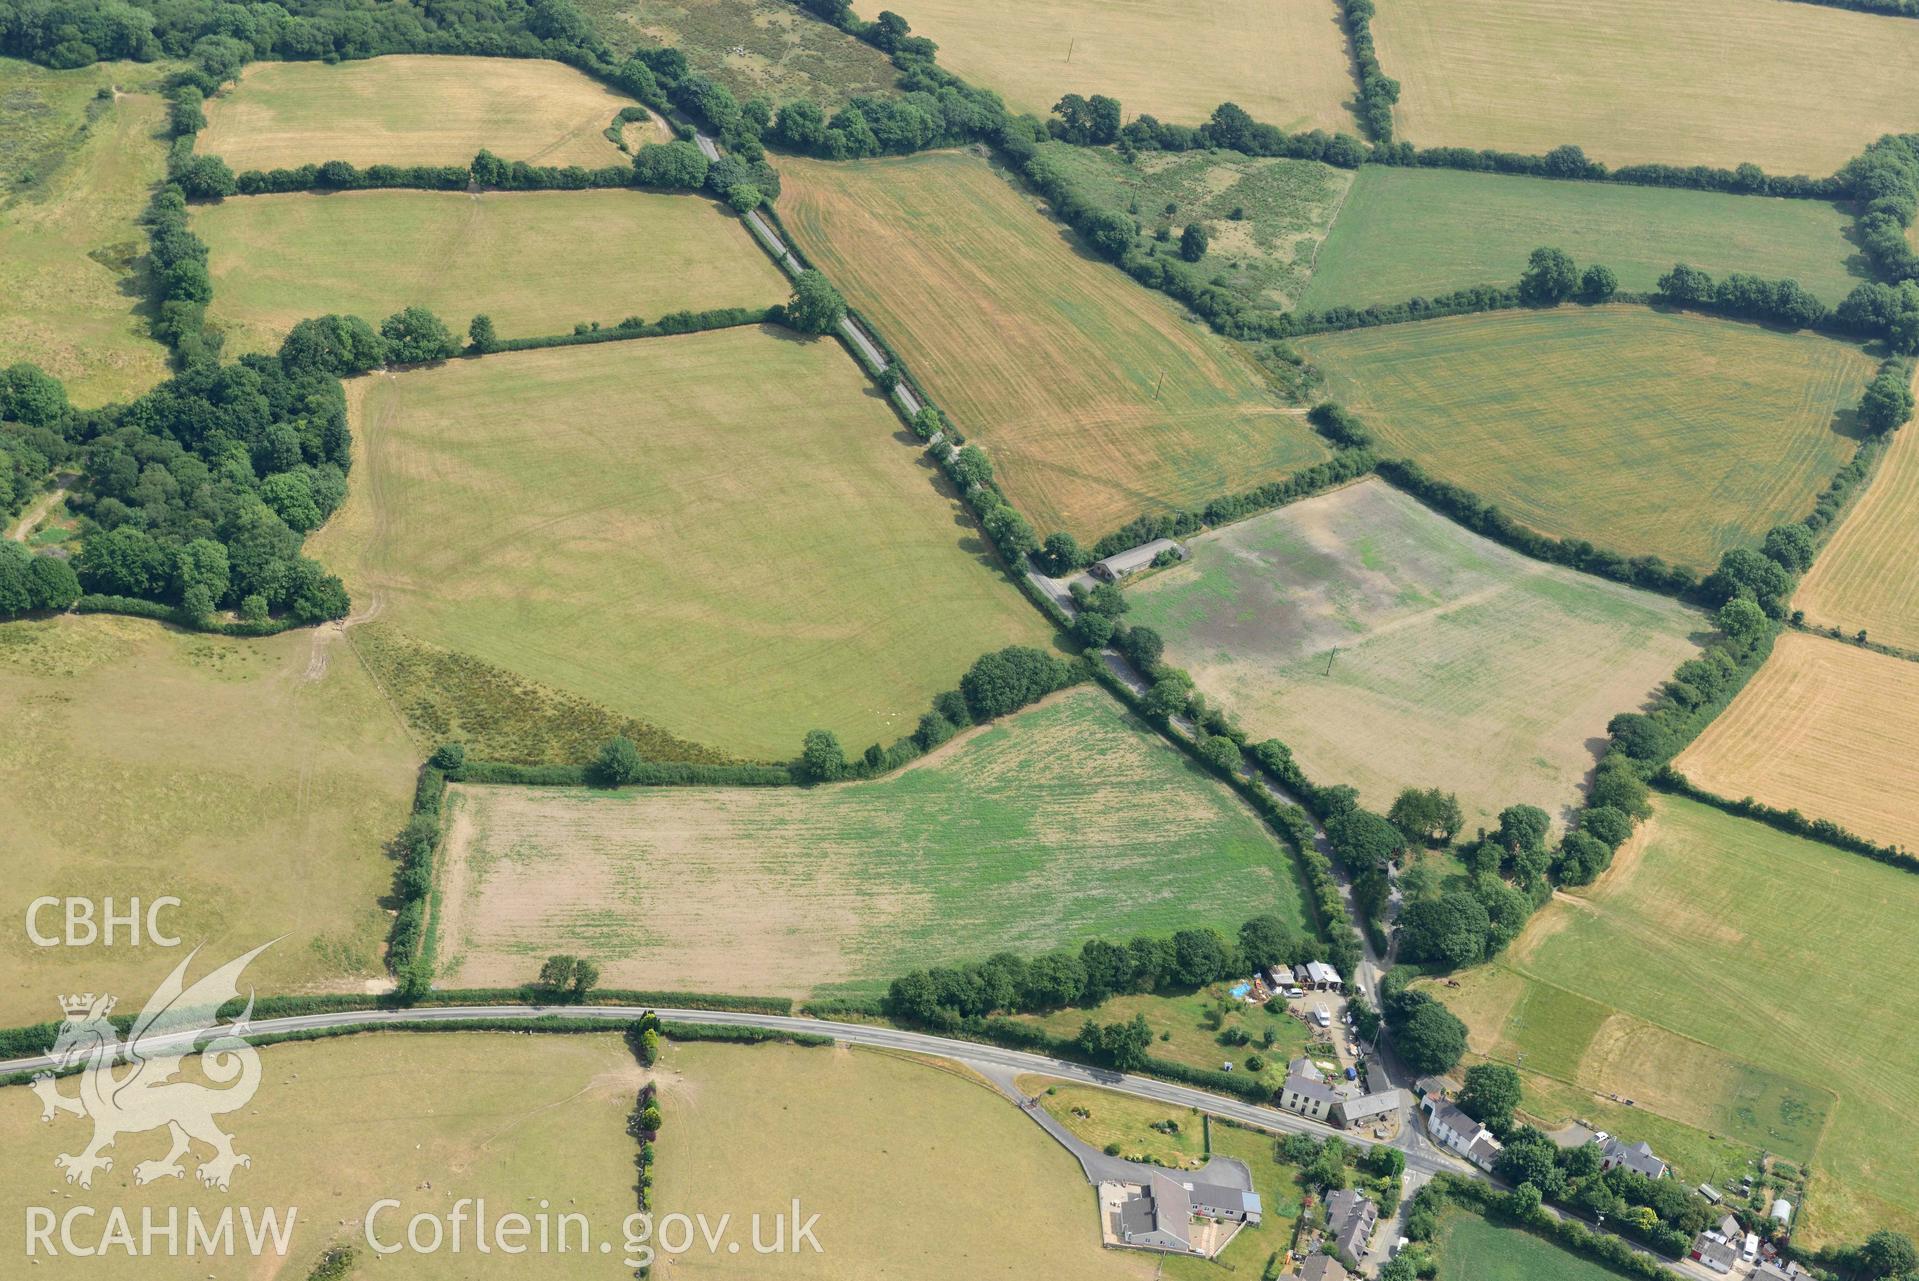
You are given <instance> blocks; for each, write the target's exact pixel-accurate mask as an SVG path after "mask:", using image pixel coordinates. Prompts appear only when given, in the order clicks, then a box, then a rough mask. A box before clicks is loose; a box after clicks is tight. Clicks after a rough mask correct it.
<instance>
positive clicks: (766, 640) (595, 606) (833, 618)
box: [311, 327, 1047, 760]
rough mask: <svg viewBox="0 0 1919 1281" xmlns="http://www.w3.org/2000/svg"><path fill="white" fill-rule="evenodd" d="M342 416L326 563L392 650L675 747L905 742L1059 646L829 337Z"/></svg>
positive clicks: (379, 390) (391, 380) (704, 343)
mask: <svg viewBox="0 0 1919 1281" xmlns="http://www.w3.org/2000/svg"><path fill="white" fill-rule="evenodd" d="M349 399H350V401H351V405H352V409H353V415H354V428H353V432H354V449H355V453H356V460H355V467H354V472H353V481H354V483H353V485H352V487H351V488H350V490H349V493H348V495H347V501H346V503H345V505H344V506H343V508H342V509H341V511H340V512H339V513H338V514H337V515H336V516H335V517H334V518H333V520H332V521H331V522H330V523H329V524H328V525H327V527H326V528H325V529H323V530H322V531H320V533H319V534H318V535H317V536H316V538H315V544H314V546H313V548H312V549H311V550H312V554H313V555H314V556H315V557H317V558H318V559H320V560H321V561H322V563H324V564H327V565H330V566H333V567H335V568H337V569H338V570H339V572H341V573H342V574H343V575H344V576H345V577H346V579H347V581H348V583H349V585H350V586H351V587H352V588H353V589H354V593H355V598H356V599H360V600H377V601H379V602H381V603H382V606H383V609H384V612H383V613H382V614H381V621H382V623H390V624H391V625H392V626H393V628H394V629H396V630H397V631H400V632H402V633H404V634H405V635H407V636H409V637H412V638H415V639H417V640H421V641H425V642H427V643H428V644H429V645H433V646H437V647H439V648H441V649H446V650H452V651H455V652H458V653H463V654H468V655H471V656H472V657H474V658H477V659H479V660H480V661H481V662H483V663H486V664H489V665H491V666H492V667H495V668H503V669H505V670H507V671H510V672H513V673H515V674H517V675H519V676H521V677H523V678H525V679H527V680H530V681H532V682H535V683H536V684H539V685H543V686H546V687H549V688H551V689H555V690H559V691H562V692H565V693H570V694H573V695H575V696H577V697H579V698H583V699H586V700H588V701H590V702H593V703H597V704H599V705H600V706H602V707H604V708H606V709H608V710H609V711H611V712H612V713H614V714H616V715H618V716H622V717H633V718H637V719H639V720H643V721H645V722H647V723H649V724H651V725H653V726H656V727H658V728H659V729H660V730H662V731H664V732H665V733H668V734H671V735H673V736H675V737H677V738H679V739H682V740H687V741H690V742H697V743H703V744H707V745H709V746H710V747H712V748H714V749H716V750H718V751H721V752H726V753H729V754H731V755H736V756H750V757H756V758H766V759H779V760H784V759H788V758H790V757H791V756H792V755H794V754H795V753H797V752H798V750H799V744H800V739H801V737H802V736H803V735H804V734H805V732H806V731H807V730H809V729H812V728H815V727H825V728H828V729H831V730H834V731H835V732H837V733H838V734H839V735H840V737H841V738H842V739H843V740H844V741H845V742H846V743H847V745H848V747H849V748H850V749H852V750H854V751H858V750H860V749H862V748H863V747H864V746H865V745H866V744H867V743H870V742H872V741H874V740H876V739H884V740H886V741H888V742H891V741H892V740H893V739H896V738H899V737H901V736H902V735H904V734H906V733H909V732H910V731H911V730H912V729H913V727H914V725H915V724H916V723H917V722H918V720H919V717H920V715H921V713H923V712H924V711H925V710H926V708H927V706H928V704H929V702H930V700H931V698H932V696H933V695H934V694H935V693H937V692H939V691H940V690H942V689H946V688H950V687H951V686H952V685H953V684H954V683H956V682H957V681H958V679H959V677H960V674H961V673H963V672H964V671H965V670H966V668H967V666H968V665H969V664H971V663H972V661H973V660H974V659H975V658H977V657H978V656H979V655H980V654H981V653H983V652H985V651H987V650H992V649H998V648H1000V647H1001V646H1004V645H1008V644H1013V643H1016V642H1017V643H1036V642H1043V641H1044V639H1045V636H1046V634H1047V629H1046V628H1045V625H1044V623H1043V621H1042V620H1041V619H1040V618H1039V617H1038V616H1037V615H1036V614H1035V613H1034V612H1033V610H1032V608H1031V607H1030V606H1028V605H1027V603H1026V602H1025V601H1024V600H1023V599H1021V597H1020V595H1019V593H1018V592H1017V591H1015V590H1014V589H1013V588H1012V586H1011V585H1010V584H1008V583H1007V581H1006V579H1005V576H1004V573H1003V571H1002V570H1001V569H1000V568H999V567H998V565H997V562H996V561H994V560H993V559H992V556H991V553H990V551H989V550H988V549H987V547H986V546H985V544H984V542H983V539H982V536H981V535H980V534H979V533H978V532H977V530H976V529H975V528H974V527H973V526H972V525H971V524H970V523H969V522H968V521H967V520H966V518H965V517H964V515H963V513H962V511H961V509H960V507H959V504H958V501H957V499H956V498H955V497H954V496H953V495H952V494H951V493H950V492H949V491H948V490H947V489H946V488H945V487H943V485H942V484H941V483H940V482H939V481H938V479H937V473H936V472H935V470H934V468H933V466H932V463H931V461H930V460H928V459H925V458H923V457H921V456H920V455H917V454H915V453H914V452H913V451H912V450H909V449H905V448H902V447H901V445H900V443H899V440H898V437H899V435H900V428H899V424H898V420H897V419H895V418H894V417H893V416H892V414H891V412H890V411H889V410H888V409H887V408H886V407H885V406H884V404H883V403H882V402H881V400H880V399H879V397H878V395H877V393H874V392H872V391H871V389H870V388H868V387H867V386H866V384H865V382H864V380H863V379H862V378H861V376H860V373H859V371H858V369H857V368H856V367H855V366H854V365H853V363H852V362H851V361H850V360H848V359H847V358H846V356H845V353H844V352H842V351H841V350H840V349H839V348H838V347H837V346H836V345H835V344H833V343H830V342H824V341H820V342H800V341H796V340H795V339H794V338H793V336H792V335H791V334H789V333H786V332H785V331H781V330H774V329H761V328H757V327H749V328H741V329H730V330H725V331H720V332H713V333H705V334H692V335H686V336H683V337H676V338H650V339H644V340H638V341H632V342H611V343H603V344H599V345H596V346H588V347H570V348H553V349H547V350H541V351H529V352H516V353H512V354H506V355H495V356H487V357H484V358H482V359H478V360H456V361H453V362H451V363H449V364H446V365H442V366H439V367H436V368H432V369H424V370H418V371H414V372H409V373H405V374H400V375H397V376H392V375H376V376H372V377H368V378H363V379H359V380H356V381H355V382H354V383H353V384H352V385H351V386H350V387H349ZM407 701H409V702H411V701H412V700H411V699H409V700H407Z"/></svg>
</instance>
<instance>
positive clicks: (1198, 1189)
mask: <svg viewBox="0 0 1919 1281" xmlns="http://www.w3.org/2000/svg"><path fill="white" fill-rule="evenodd" d="M1184 1186H1185V1188H1186V1197H1187V1200H1188V1202H1189V1203H1190V1204H1191V1205H1192V1210H1193V1213H1194V1214H1197V1215H1201V1216H1203V1217H1205V1218H1208V1219H1229V1220H1231V1221H1232V1222H1234V1223H1251V1224H1253V1225H1254V1226H1258V1224H1259V1220H1260V1213H1261V1208H1262V1207H1261V1205H1260V1200H1259V1193H1257V1192H1252V1191H1248V1190H1247V1189H1245V1188H1229V1187H1223V1186H1221V1185H1220V1184H1217V1183H1188V1184H1185V1185H1184Z"/></svg>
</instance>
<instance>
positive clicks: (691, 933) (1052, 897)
mask: <svg viewBox="0 0 1919 1281" xmlns="http://www.w3.org/2000/svg"><path fill="white" fill-rule="evenodd" d="M455 795H456V797H457V799H456V801H455V802H454V807H453V811H452V817H451V820H450V823H451V826H450V828H449V833H450V834H449V836H448V851H447V868H446V871H445V874H444V880H445V893H444V897H445V902H446V911H445V915H444V916H443V917H442V920H441V925H440V949H439V950H440V956H441V957H442V958H443V960H444V963H445V978H446V981H447V982H448V983H449V984H454V985H459V986H473V985H491V984H494V983H502V982H521V981H524V980H525V979H527V978H528V977H529V976H530V975H531V974H532V973H533V971H534V970H536V969H538V967H539V963H540V959H541V958H543V957H544V956H546V955H547V954H549V953H551V952H552V951H554V950H555V949H556V948H558V947H559V946H560V945H561V943H562V942H565V943H566V944H568V945H569V946H570V947H571V949H572V950H574V951H576V952H578V953H579V954H581V955H585V956H591V957H593V958H594V959H596V960H597V961H599V962H600V963H601V965H602V966H603V967H604V970H605V974H606V980H607V982H608V983H609V985H615V986H622V987H638V988H648V989H654V990H659V989H678V990H702V991H722V992H738V991H746V990H751V991H756V992H774V993H786V994H792V995H806V994H808V993H814V992H821V991H824V992H829V993H833V994H841V993H856V994H859V995H873V994H876V993H877V992H878V991H880V990H882V989H883V988H884V987H885V984H886V982H887V981H888V980H889V979H890V978H892V977H893V976H894V975H896V974H899V973H902V972H904V971H906V970H909V969H913V968H915V967H918V966H925V965H932V964H939V963H942V962H946V961H955V960H962V959H969V958H979V957H985V956H987V955H988V954H990V953H992V952H995V951H998V950H1000V949H1003V948H1010V949H1012V950H1014V951H1018V952H1021V953H1038V952H1043V951H1046V950H1048V949H1050V948H1054V947H1066V946H1073V947H1077V946H1078V944H1079V943H1080V942H1081V941H1082V940H1084V939H1087V938H1090V937H1094V936H1100V937H1105V938H1112V939H1126V938H1131V937H1132V936H1133V935H1135V934H1140V933H1161V932H1164V933H1170V932H1171V931H1173V930H1175V929H1178V928H1182V927H1184V926H1188V925H1200V924H1211V925H1217V926H1219V927H1221V928H1222V929H1224V930H1227V931H1229V932H1230V931H1234V930H1237V929H1238V928H1239V926H1240V924H1241V922H1243V921H1244V920H1245V919H1246V918H1247V917H1249V916H1254V915H1257V914H1259V913H1261V912H1273V913H1277V914H1278V915H1279V916H1281V917H1283V918H1285V919H1287V920H1289V921H1292V922H1294V923H1295V924H1296V925H1298V926H1299V928H1301V929H1302V930H1304V929H1305V928H1306V926H1305V923H1304V908H1303V906H1302V900H1301V895H1300V889H1299V885H1298V881H1297V874H1296V872H1295V869H1294V866H1293V862H1292V859H1291V857H1290V855H1289V854H1288V852H1287V851H1286V850H1285V849H1284V848H1283V847H1282V846H1280V845H1279V844H1278V842H1277V841H1276V840H1275V839H1274V838H1273V837H1272V836H1271V834H1270V833H1268V832H1267V831H1266V829H1265V828H1264V827H1263V826H1262V825H1261V823H1260V822H1259V820H1258V819H1257V818H1256V817H1254V815H1253V813H1252V812H1251V811H1250V810H1248V809H1246V808H1245V807H1244V806H1243V805H1242V804H1241V802H1240V801H1239V799H1238V797H1237V796H1235V795H1234V794H1233V793H1232V792H1231V791H1229V790H1228V789H1227V788H1226V787H1224V786H1223V785H1222V784H1220V783H1218V782H1217V781H1215V780H1214V779H1212V778H1211V777H1210V776H1208V775H1206V774H1204V773H1202V772H1201V771H1200V770H1199V769H1198V767H1196V766H1195V765H1193V764H1192V763H1191V762H1190V761H1189V760H1188V759H1187V758H1186V757H1185V756H1184V755H1182V754H1181V753H1179V752H1178V751H1177V750H1176V749H1174V748H1173V747H1171V746H1170V745H1168V744H1166V743H1163V742H1161V741H1160V740H1158V739H1157V738H1156V737H1154V736H1153V735H1152V734H1151V733H1150V732H1149V731H1147V730H1146V728H1145V727H1144V726H1143V725H1141V724H1139V723H1138V722H1136V721H1134V720H1133V719H1132V717H1131V715H1130V714H1129V713H1127V712H1125V711H1124V710H1122V709H1121V708H1120V707H1119V706H1118V705H1117V704H1116V703H1114V702H1112V701H1111V700H1109V699H1108V698H1107V697H1106V695H1104V694H1103V693H1101V692H1100V691H1098V690H1094V689H1079V690H1073V691H1069V692H1066V693H1063V694H1060V695H1058V696H1056V697H1055V698H1053V699H1052V700H1051V701H1049V702H1047V703H1045V704H1044V705H1042V706H1040V707H1037V708H1033V709H1030V710H1028V711H1025V712H1022V713H1020V714H1018V715H1016V716H1014V717H1011V718H1009V719H1007V720H1004V721H1001V722H997V723H995V724H993V725H991V726H988V727H986V728H983V729H979V730H976V731H973V732H971V733H970V734H968V735H967V736H965V737H964V738H962V739H958V740H955V741H954V742H953V743H952V744H950V745H948V746H946V747H944V748H942V749H940V750H939V751H938V752H935V753H934V754H932V755H930V756H928V757H925V758H923V759H922V760H921V761H919V762H917V763H916V764H914V765H912V766H909V767H908V768H907V769H906V770H904V771H902V772H900V773H897V774H894V775H892V776H890V777H888V778H884V779H880V780H877V781H873V782H865V783H848V784H840V785H835V786H829V787H820V788H814V789H810V790H797V789H789V788H780V789H748V790H737V789H727V788H690V789H689V788H649V789H638V790H632V791H626V792H620V793H613V794H609V793H606V792H595V791H588V790H584V789H567V790H557V789H526V788H501V787H483V788H463V789H460V790H459V791H458V792H456V794H455Z"/></svg>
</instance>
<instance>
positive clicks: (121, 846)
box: [0, 615, 418, 1027]
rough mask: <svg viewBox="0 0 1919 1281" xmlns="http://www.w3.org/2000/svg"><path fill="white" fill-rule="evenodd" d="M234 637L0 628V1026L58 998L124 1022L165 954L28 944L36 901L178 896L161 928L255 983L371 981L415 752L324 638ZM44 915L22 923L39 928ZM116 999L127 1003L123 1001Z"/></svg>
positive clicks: (145, 629)
mask: <svg viewBox="0 0 1919 1281" xmlns="http://www.w3.org/2000/svg"><path fill="white" fill-rule="evenodd" d="M314 645H315V633H313V632H310V631H296V632H290V633H288V634H286V635H283V636H277V637H273V638H271V639H265V640H233V639H227V638H224V637H212V636H200V635H194V634H191V633H186V632H178V631H174V630H172V629H171V628H168V627H165V626H163V625H161V624H159V623H153V622H148V621H145V620H141V619H128V618H114V617H109V616H105V615H85V616H71V617H61V618H53V619H44V620H35V621H21V622H12V623H6V624H4V625H0V724H5V725H6V726H7V732H6V733H5V734H4V735H0V830H4V831H5V832H7V833H8V837H7V839H6V841H5V842H4V844H0V886H3V887H4V892H3V893H0V900H3V901H0V913H4V915H5V916H6V917H7V918H8V919H10V920H12V921H13V922H14V923H15V928H13V929H11V930H9V931H7V932H6V934H5V936H4V937H3V938H0V1026H5V1027H15V1026H19V1025H22V1024H27V1023H38V1022H41V1021H43V1020H48V1019H57V1018H58V1016H59V1007H58V1005H57V1004H56V1002H55V997H56V994H57V993H61V992H70V991H82V992H84V991H87V990H88V989H92V990H94V991H108V992H114V993H116V994H118V995H119V996H120V998H121V1005H122V1009H123V1012H128V1013H132V1012H135V1011H137V1009H138V1004H137V1003H138V1002H139V1001H141V1000H143V999H144V998H145V997H146V995H147V994H148V993H150V992H151V991H153V989H154V987H155V985H157V984H158V983H159V982H160V980H161V979H163V978H165V977H166V972H167V971H168V970H169V969H171V968H172V967H173V965H174V964H175V963H176V962H178V960H179V959H180V956H182V955H184V954H185V948H183V949H182V950H181V952H180V953H179V954H177V955H176V954H169V953H166V952H164V951H159V950H156V949H155V948H153V947H151V946H145V947H140V948H134V947H130V946H127V945H126V943H125V940H124V937H123V938H122V939H121V940H120V945H119V946H115V947H112V948H107V947H95V948H88V949H85V950H83V951H79V952H75V951H73V950H63V949H60V948H42V947H36V946H34V945H33V944H32V943H31V942H30V941H29V939H28V937H27V934H26V931H25V929H24V924H25V921H26V913H27V906H28V904H29V903H31V902H32V901H33V900H35V899H37V898H41V897H43V896H49V895H50V896H54V897H58V898H65V897H68V896H70V895H71V896H79V897H84V898H89V899H95V900H99V899H105V898H106V897H108V896H112V897H113V898H114V899H115V900H116V902H117V904H118V906H119V910H121V911H124V910H125V906H126V903H127V900H128V899H130V898H133V897H135V896H138V897H139V898H141V899H142V900H144V901H146V902H149V903H150V902H152V901H153V900H154V899H156V898H159V897H161V896H164V895H172V896H173V897H176V898H178V899H180V900H181V906H180V907H179V908H178V909H174V910H172V911H169V912H166V913H164V914H163V916H162V918H161V919H162V924H163V926H164V927H165V928H166V929H167V930H168V932H169V933H171V934H173V935H176V936H178V937H179V938H181V939H182V940H183V941H184V943H185V947H186V948H190V947H192V946H195V945H202V944H203V945H204V946H205V947H206V949H207V955H208V956H209V957H213V956H215V955H216V954H217V955H218V957H219V962H224V961H226V960H229V959H231V958H232V957H235V956H238V955H239V954H240V953H242V952H244V951H247V950H249V949H251V948H254V947H257V946H259V945H260V944H262V943H265V942H267V941H268V940H270V939H276V938H277V939H279V940H280V941H279V942H278V943H276V944H275V945H274V946H273V947H272V948H271V949H270V950H268V951H267V953H266V954H265V955H263V956H262V957H261V958H260V959H259V960H258V961H256V962H255V963H254V964H253V967H252V968H251V969H250V970H249V971H248V979H249V981H251V982H253V983H255V984H257V985H258V986H259V988H260V990H261V991H262V992H294V991H303V990H325V991H353V992H359V991H364V990H366V987H367V984H368V983H369V981H371V982H373V983H374V984H375V985H376V986H379V985H382V984H383V980H384V970H383V966H382V963H381V958H382V951H383V948H384V945H385V941H386V934H387V930H388V927H389V924H390V921H389V918H388V915H387V913H386V912H385V911H383V910H381V903H382V900H383V898H384V896H386V895H387V894H388V893H389V892H390V891H391V889H392V884H393V863H392V861H391V860H390V859H388V858H387V856H386V854H385V846H386V843H387V842H388V841H389V840H391V839H392V837H393V835H394V834H395V833H396V832H398V831H399V830H400V827H401V826H402V825H403V824H404V823H405V822H406V818H407V809H408V805H409V803H410V801H411V800H412V796H413V775H414V766H415V764H416V762H417V760H418V758H417V757H416V756H415V755H414V750H413V747H412V745H411V744H410V743H408V741H407V739H406V735H405V734H404V733H403V732H402V731H401V729H400V726H399V723H398V721H397V720H396V719H395V718H394V716H393V714H392V712H391V711H389V710H388V708H387V706H386V704H385V703H384V701H382V699H381V697H380V694H379V691H378V690H377V689H376V688H375V687H374V685H373V684H372V682H371V681H369V680H368V679H367V677H366V675H365V673H364V672H362V671H361V669H360V667H359V665H358V664H357V663H356V662H354V660H353V657H352V654H351V653H350V652H348V651H346V650H345V649H344V648H342V647H335V648H334V649H333V650H332V652H331V655H330V657H331V661H330V662H328V663H325V664H324V665H322V666H321V668H320V671H319V672H318V674H317V676H316V675H315V674H314V671H313V661H312V660H313V656H314ZM57 916H58V913H57V912H47V913H44V914H43V915H42V916H41V918H40V926H41V929H42V932H58V926H57V924H56V920H57ZM129 1004H132V1005H133V1009H132V1010H127V1009H126V1007H127V1006H128V1005H129Z"/></svg>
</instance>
